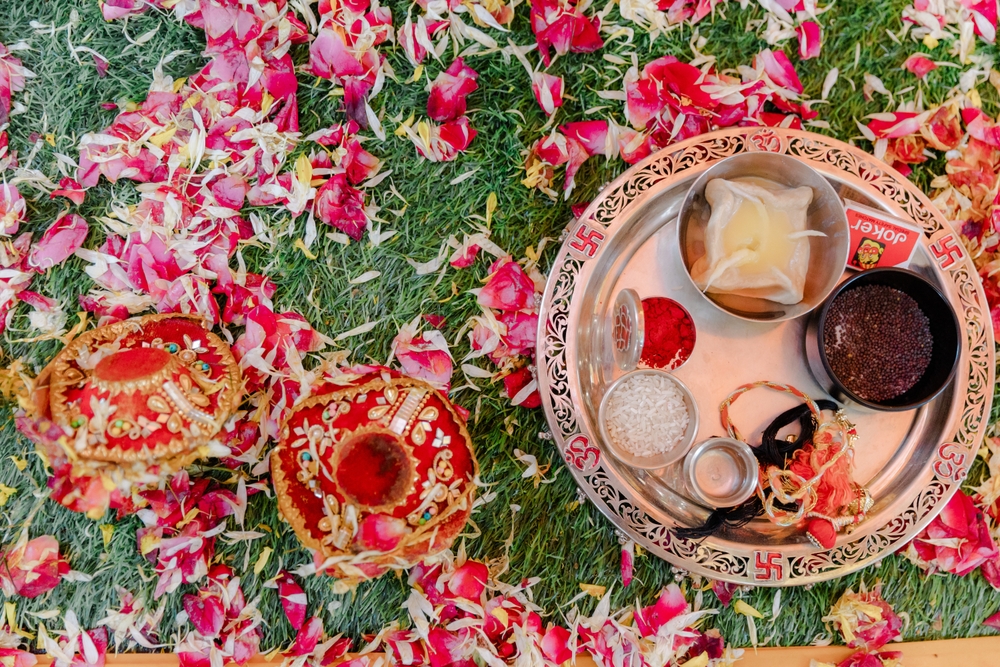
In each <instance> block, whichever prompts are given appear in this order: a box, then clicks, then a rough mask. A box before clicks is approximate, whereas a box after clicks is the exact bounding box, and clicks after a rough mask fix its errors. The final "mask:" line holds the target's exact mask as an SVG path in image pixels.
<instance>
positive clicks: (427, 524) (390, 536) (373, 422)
mask: <svg viewBox="0 0 1000 667" xmlns="http://www.w3.org/2000/svg"><path fill="white" fill-rule="evenodd" d="M315 393H316V395H314V396H313V397H311V398H309V399H307V400H305V401H303V402H302V404H301V405H300V406H298V407H297V408H295V410H294V411H293V412H292V413H291V415H290V416H289V417H288V419H287V421H286V423H285V424H284V426H283V429H282V432H281V439H280V442H279V445H278V447H277V448H276V449H275V450H274V452H272V454H271V475H272V478H273V480H274V486H275V489H276V493H277V497H278V507H279V509H280V511H281V514H282V516H283V517H284V518H285V519H286V520H287V521H288V522H289V523H290V524H291V525H292V527H293V528H294V530H295V533H296V535H297V536H298V538H299V540H300V541H301V542H302V544H303V545H305V546H306V547H308V548H309V549H312V550H313V551H314V552H315V556H316V570H317V572H325V573H327V574H330V575H332V576H334V577H336V578H338V579H340V580H342V583H344V584H347V585H350V584H353V583H357V582H358V581H361V580H364V579H368V578H371V577H376V576H379V575H381V574H383V573H384V572H386V571H387V570H389V569H402V568H406V567H410V566H412V565H413V564H415V563H417V562H419V561H421V560H423V559H425V558H427V557H428V556H431V555H433V554H435V553H438V552H440V551H442V550H444V549H447V548H449V547H450V546H451V544H452V543H453V542H454V540H455V539H456V538H457V537H458V535H459V533H461V531H462V529H463V528H464V527H465V523H466V521H467V520H468V518H469V515H470V514H471V513H472V501H473V496H474V493H475V478H476V476H477V475H478V473H479V465H478V463H477V462H476V458H475V455H474V453H473V450H472V441H471V439H470V438H469V433H468V431H467V430H466V428H465V422H464V420H463V419H462V417H461V416H459V415H458V413H457V412H456V411H455V409H454V407H453V406H452V405H451V403H450V402H449V401H448V400H447V399H446V398H445V397H444V396H442V395H441V394H440V393H439V392H437V391H436V390H434V389H433V388H431V387H430V386H429V385H427V384H426V383H424V382H421V381H419V380H415V379H411V378H407V377H401V376H399V375H398V374H394V373H391V372H390V371H388V370H380V371H377V372H373V373H370V374H368V375H364V376H362V377H360V378H358V379H357V380H355V381H354V382H352V383H351V384H350V386H347V387H343V386H336V385H328V386H327V387H321V388H320V389H318V390H317V391H316V392H315Z"/></svg>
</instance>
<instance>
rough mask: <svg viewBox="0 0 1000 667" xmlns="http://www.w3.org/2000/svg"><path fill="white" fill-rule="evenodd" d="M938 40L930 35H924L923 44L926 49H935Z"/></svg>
mask: <svg viewBox="0 0 1000 667" xmlns="http://www.w3.org/2000/svg"><path fill="white" fill-rule="evenodd" d="M938 44H939V42H938V41H937V40H936V39H934V38H933V37H931V36H930V35H924V46H926V47H927V48H928V49H936V48H937V46H938Z"/></svg>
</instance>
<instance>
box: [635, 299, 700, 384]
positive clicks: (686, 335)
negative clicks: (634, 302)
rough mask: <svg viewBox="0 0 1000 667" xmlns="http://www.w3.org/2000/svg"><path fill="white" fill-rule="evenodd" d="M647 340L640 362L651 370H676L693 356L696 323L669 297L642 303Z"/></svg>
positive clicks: (643, 346) (647, 300)
mask: <svg viewBox="0 0 1000 667" xmlns="http://www.w3.org/2000/svg"><path fill="white" fill-rule="evenodd" d="M642 314H643V318H644V320H645V322H644V335H645V340H644V342H643V345H642V356H641V357H640V359H639V360H640V362H642V364H644V365H645V366H647V367H649V368H658V369H663V370H671V371H672V370H675V369H677V368H680V367H681V366H682V365H683V364H684V362H685V361H687V360H688V358H690V356H691V352H692V351H693V350H694V343H695V327H694V320H693V319H691V315H690V314H689V313H688V312H687V310H685V309H684V307H683V306H682V305H680V304H679V303H677V302H676V301H674V300H673V299H668V298H666V297H660V296H654V297H649V298H647V299H643V300H642Z"/></svg>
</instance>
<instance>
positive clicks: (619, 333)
mask: <svg viewBox="0 0 1000 667" xmlns="http://www.w3.org/2000/svg"><path fill="white" fill-rule="evenodd" d="M608 324H609V326H610V329H611V351H612V354H613V356H614V358H615V363H616V364H618V367H619V368H620V369H622V370H623V371H632V370H635V367H636V366H638V365H639V358H640V357H642V346H643V343H644V342H645V330H646V325H645V318H644V317H643V310H642V299H640V298H639V293H638V292H636V291H635V290H634V289H631V288H628V287H627V288H625V289H623V290H621V291H620V292H618V296H616V297H615V305H614V308H613V309H612V310H611V317H610V321H609V322H608Z"/></svg>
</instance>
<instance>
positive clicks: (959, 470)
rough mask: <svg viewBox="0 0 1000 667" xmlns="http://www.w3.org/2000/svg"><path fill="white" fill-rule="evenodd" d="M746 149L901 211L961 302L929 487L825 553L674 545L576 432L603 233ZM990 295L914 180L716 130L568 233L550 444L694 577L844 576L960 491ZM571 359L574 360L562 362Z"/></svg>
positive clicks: (656, 548)
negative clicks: (952, 395) (695, 171)
mask: <svg viewBox="0 0 1000 667" xmlns="http://www.w3.org/2000/svg"><path fill="white" fill-rule="evenodd" d="M745 151H770V152H776V153H787V154H789V155H794V156H796V157H798V158H801V159H803V160H806V161H808V162H810V163H812V164H813V165H814V166H815V167H817V168H818V169H819V170H820V171H821V172H827V173H829V172H831V171H835V172H836V173H837V178H838V179H839V180H841V181H844V182H846V183H847V184H848V185H850V186H851V187H852V188H854V189H855V190H858V191H861V192H864V193H866V194H868V195H869V196H871V197H872V198H873V199H877V200H879V201H880V202H882V203H884V204H885V205H886V206H888V207H889V208H890V209H891V210H894V211H896V212H897V213H902V214H905V215H907V216H909V217H910V218H912V219H913V220H914V221H916V222H917V223H918V224H919V225H921V226H922V227H923V229H924V237H923V239H922V240H923V243H924V246H925V247H926V248H927V250H928V251H929V253H930V255H931V257H932V258H933V260H934V261H935V263H936V264H937V268H938V269H939V271H938V273H939V276H940V277H941V279H942V280H944V281H950V284H949V285H948V288H949V289H948V291H950V292H952V293H953V294H955V295H957V297H958V300H959V301H960V303H961V312H960V313H958V314H959V319H960V321H961V322H962V324H963V325H964V330H965V335H966V338H967V341H966V342H967V345H968V351H969V353H968V355H966V357H965V358H964V363H963V365H962V367H960V368H959V370H958V373H957V374H956V379H955V382H956V392H957V395H959V396H963V395H964V397H965V399H964V402H959V403H958V408H957V409H958V410H960V411H961V416H960V418H959V421H958V424H959V425H958V427H957V430H956V432H955V433H954V434H952V435H951V437H944V438H942V442H941V444H940V445H939V446H938V448H937V450H936V452H935V456H934V458H933V459H931V460H929V461H927V463H926V466H925V471H926V473H927V477H928V479H929V482H928V483H927V485H926V486H924V487H923V488H922V489H921V490H920V492H919V493H917V495H916V497H914V498H913V499H912V500H911V501H910V502H909V504H908V505H906V506H905V507H903V508H901V511H898V512H896V513H893V514H892V515H891V516H887V515H882V516H877V517H869V519H868V521H869V522H871V521H875V522H877V523H878V525H877V527H876V528H875V529H874V530H871V529H870V528H871V527H870V526H868V528H869V529H868V530H865V531H863V534H862V531H859V535H858V537H857V538H856V539H853V540H850V539H849V541H846V542H845V541H844V540H840V543H839V544H838V545H837V546H835V547H834V548H833V549H826V550H811V549H807V550H795V549H792V550H789V549H784V548H783V549H782V550H781V551H778V550H768V549H766V548H763V547H760V546H754V545H747V546H746V548H738V549H734V548H728V549H722V548H719V547H718V546H717V545H715V544H713V540H712V539H709V540H706V541H705V542H702V543H701V544H698V543H695V542H692V541H688V540H682V539H678V538H676V537H675V536H674V535H673V532H672V530H671V526H669V525H666V524H664V523H661V522H660V521H659V520H658V519H657V518H655V517H652V516H650V515H649V514H647V513H646V512H645V511H644V510H643V509H642V507H641V506H640V504H639V503H636V502H635V497H634V492H633V490H631V489H629V488H627V486H625V485H624V484H622V482H621V479H620V478H619V477H618V475H617V474H616V473H614V472H613V471H611V470H609V469H608V468H607V467H606V466H605V464H604V461H602V456H601V450H600V449H599V448H598V447H597V446H596V445H595V444H594V443H592V442H591V436H590V434H589V433H588V432H587V431H586V428H585V427H584V428H583V429H581V424H583V423H585V422H584V420H582V419H580V416H581V414H582V408H581V406H580V385H579V381H578V378H577V377H576V370H575V368H573V367H572V365H571V364H568V363H567V357H568V351H569V350H570V348H573V349H575V340H574V338H573V336H571V335H570V332H571V331H573V330H574V327H575V324H574V323H575V321H576V320H577V319H578V317H579V314H578V313H571V310H572V302H573V299H574V296H575V295H576V294H577V292H578V291H579V290H582V289H584V285H583V284H582V281H581V280H580V274H581V271H582V270H583V269H584V267H585V265H586V264H587V263H589V262H595V261H596V259H597V258H599V257H600V256H601V253H602V252H603V250H604V248H605V247H606V243H605V242H606V241H607V239H608V238H609V235H610V234H611V233H613V232H611V231H610V230H609V227H610V226H611V224H612V223H613V222H614V220H615V219H616V217H618V216H619V215H620V214H622V213H623V212H625V211H626V209H627V208H629V207H631V206H633V205H635V204H638V203H640V202H641V200H642V199H643V197H644V196H645V195H646V194H647V193H649V192H650V191H651V190H655V191H657V192H659V191H662V189H663V188H664V187H666V186H669V185H670V184H671V183H672V182H678V181H680V180H682V179H683V178H685V174H684V172H685V171H686V170H688V169H690V168H692V167H694V166H702V165H706V164H709V163H712V162H715V161H718V160H721V159H723V158H726V157H729V156H731V155H735V154H737V153H741V152H745ZM985 304H986V296H985V294H984V292H983V288H982V285H981V284H980V282H979V279H978V275H977V272H976V270H975V266H974V265H973V263H972V260H971V258H970V257H969V256H968V254H967V253H966V251H965V249H964V247H963V245H962V243H961V240H960V239H959V238H958V237H957V236H956V234H955V232H954V231H953V230H952V228H951V227H950V225H949V224H948V223H947V221H946V220H945V219H944V218H943V216H942V215H941V214H940V212H938V211H937V209H935V208H934V206H933V205H932V204H931V202H930V200H929V199H928V198H927V197H926V196H925V195H924V194H923V193H922V192H921V191H920V190H919V189H918V188H917V187H916V186H914V185H913V184H911V183H910V182H909V181H907V180H906V179H905V178H903V177H902V176H901V175H900V174H899V173H897V172H896V171H895V170H893V169H891V168H889V167H887V166H886V165H885V164H884V163H882V162H880V161H878V160H876V159H875V158H874V157H872V156H871V155H869V154H867V153H865V152H863V151H861V150H859V149H857V148H855V147H853V146H849V145H847V144H845V143H843V142H840V141H837V140H834V139H830V138H828V137H825V136H822V135H818V134H813V133H810V132H803V131H799V130H785V129H777V128H739V129H730V130H722V131H719V132H712V133H710V134H705V135H702V136H699V137H696V138H694V139H690V140H688V141H685V142H682V143H679V144H676V145H675V146H671V147H669V148H667V149H664V150H663V151H660V152H659V153H656V154H655V155H651V156H650V157H648V158H647V159H645V160H643V161H642V162H640V163H639V164H637V165H635V166H634V167H632V168H631V169H629V170H628V171H627V172H625V173H624V174H623V175H622V176H620V177H619V178H618V179H616V180H615V181H614V182H613V183H611V184H610V185H608V186H607V187H605V188H604V190H603V191H602V192H601V193H600V194H599V195H598V197H597V198H596V199H595V200H594V201H593V202H591V204H590V206H589V207H588V208H587V210H586V211H585V212H584V214H583V215H582V216H581V217H580V218H579V219H578V220H576V221H574V222H573V223H572V224H571V226H570V227H569V228H568V230H567V236H566V238H565V240H564V242H563V244H562V248H561V249H560V251H559V254H558V255H557V257H556V260H555V262H554V265H553V268H552V271H551V273H550V274H549V279H548V283H547V285H546V288H545V294H544V297H543V300H542V306H541V313H540V317H539V331H538V340H539V346H538V359H537V376H538V384H539V391H540V392H541V396H542V405H543V407H544V410H545V416H546V418H547V420H548V423H549V426H550V428H551V429H552V437H553V439H554V440H555V443H556V445H557V446H558V447H559V450H560V452H561V454H562V456H563V459H564V460H565V462H566V464H567V467H568V468H569V470H570V472H571V473H572V474H573V477H574V478H575V479H576V482H577V484H578V485H579V486H580V488H581V489H582V490H583V491H584V492H585V493H586V495H587V497H588V498H589V499H590V500H591V502H593V503H594V504H595V505H596V506H597V507H598V508H599V509H600V510H601V511H602V512H603V513H604V514H605V515H606V516H607V517H608V518H609V519H611V521H612V522H613V523H614V525H615V526H616V527H617V528H618V529H620V531H622V532H623V533H624V534H625V535H627V536H628V537H629V538H631V539H634V540H635V541H636V542H637V543H638V544H641V545H642V546H644V547H645V548H646V549H647V550H649V551H650V552H651V553H653V554H655V555H657V556H660V557H661V558H664V559H666V560H667V561H669V562H670V563H673V564H674V565H676V566H678V567H680V568H683V569H685V570H688V571H690V572H694V573H698V574H702V575H706V576H709V577H712V578H714V579H721V580H724V581H730V582H734V583H740V584H753V585H758V586H794V585H800V584H808V583H813V582H817V581H823V580H827V579H832V578H835V577H839V576H843V575H845V574H848V573H850V572H853V571H855V570H858V569H860V568H863V567H865V566H867V565H870V564H872V563H874V562H876V561H878V560H879V559H881V558H882V557H884V556H886V555H887V554H890V553H892V552H894V551H896V550H897V549H898V548H900V547H902V546H903V545H905V544H906V543H907V542H909V541H910V540H911V539H912V538H913V537H914V536H915V535H916V534H917V533H919V532H920V530H922V529H923V528H924V526H926V525H927V524H928V523H929V522H930V521H931V520H932V519H933V518H934V517H935V516H937V514H938V512H940V511H941V509H943V507H944V505H945V504H946V503H947V502H948V500H949V499H950V498H951V496H952V495H953V494H954V493H955V491H956V490H957V489H958V487H959V486H960V484H961V482H962V480H963V479H965V476H966V475H967V474H968V470H969V467H970V466H971V465H972V462H973V460H974V459H975V455H976V451H977V449H978V446H979V443H981V442H982V438H983V436H984V434H985V431H986V427H987V424H988V420H989V414H990V408H991V405H992V401H993V383H994V373H995V369H994V347H993V345H994V343H993V330H992V325H991V321H990V317H989V310H988V308H987V307H986V305H985ZM569 356H575V354H574V355H569Z"/></svg>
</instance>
